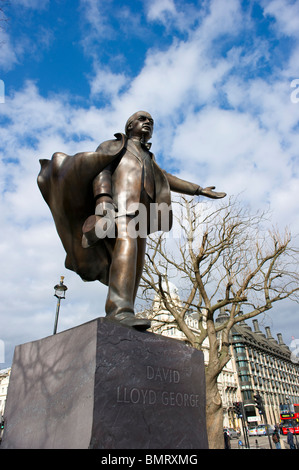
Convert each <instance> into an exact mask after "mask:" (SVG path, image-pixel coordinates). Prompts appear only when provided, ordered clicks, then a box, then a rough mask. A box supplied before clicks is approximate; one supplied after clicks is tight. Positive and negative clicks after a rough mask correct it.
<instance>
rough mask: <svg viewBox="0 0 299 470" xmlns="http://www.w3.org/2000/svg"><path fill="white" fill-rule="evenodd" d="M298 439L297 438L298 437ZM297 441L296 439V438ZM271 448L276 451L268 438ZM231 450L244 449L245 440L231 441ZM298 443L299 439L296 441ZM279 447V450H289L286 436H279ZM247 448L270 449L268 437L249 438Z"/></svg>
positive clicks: (241, 438)
mask: <svg viewBox="0 0 299 470" xmlns="http://www.w3.org/2000/svg"><path fill="white" fill-rule="evenodd" d="M298 437H299V436H298ZM297 439H298V438H297ZM270 440H271V446H272V449H274V450H276V448H275V444H274V442H273V441H272V436H270ZM239 441H242V443H243V444H244V447H242V445H240V444H239ZM230 443H231V449H243V448H245V440H244V438H243V436H241V437H240V438H239V439H231V441H230ZM298 443H299V439H298ZM280 445H281V449H289V448H290V447H289V445H288V444H287V436H283V435H280ZM249 446H250V449H271V447H270V443H269V439H268V436H249Z"/></svg>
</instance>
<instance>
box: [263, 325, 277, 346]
mask: <svg viewBox="0 0 299 470" xmlns="http://www.w3.org/2000/svg"><path fill="white" fill-rule="evenodd" d="M265 330H266V335H267V339H268V340H269V341H272V342H274V343H275V344H277V341H276V340H275V339H274V338H273V336H272V333H271V330H270V326H265Z"/></svg>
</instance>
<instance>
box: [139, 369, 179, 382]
mask: <svg viewBox="0 0 299 470" xmlns="http://www.w3.org/2000/svg"><path fill="white" fill-rule="evenodd" d="M146 378H147V379H148V380H154V381H157V382H168V383H179V382H180V380H181V377H180V373H179V371H178V370H176V369H168V368H167V367H156V368H154V367H152V366H147V367H146Z"/></svg>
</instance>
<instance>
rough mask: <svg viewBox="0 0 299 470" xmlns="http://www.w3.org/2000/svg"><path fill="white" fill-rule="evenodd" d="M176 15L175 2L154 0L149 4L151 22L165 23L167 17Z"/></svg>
mask: <svg viewBox="0 0 299 470" xmlns="http://www.w3.org/2000/svg"><path fill="white" fill-rule="evenodd" d="M175 14H176V7H175V4H174V1H173V0H154V1H152V2H150V3H149V4H148V12H147V17H148V19H149V20H150V21H153V20H161V21H162V22H164V21H165V20H166V19H167V16H168V15H170V16H173V15H175Z"/></svg>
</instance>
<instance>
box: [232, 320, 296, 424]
mask: <svg viewBox="0 0 299 470" xmlns="http://www.w3.org/2000/svg"><path fill="white" fill-rule="evenodd" d="M265 332H266V334H264V333H263V332H262V331H261V330H260V327H259V324H258V320H256V319H255V320H253V329H252V328H251V327H250V326H249V325H248V324H246V323H245V322H241V323H239V324H236V325H235V326H234V327H233V329H232V332H231V344H232V350H233V357H234V361H235V364H236V370H237V374H238V383H239V388H240V393H241V399H242V401H243V403H244V407H245V413H246V418H247V421H248V422H252V423H256V422H259V413H258V410H257V408H256V407H255V400H254V394H255V393H257V392H258V393H259V395H260V396H261V397H262V399H263V403H264V407H265V411H266V416H267V421H268V423H272V424H275V423H279V420H280V418H279V415H280V407H281V406H282V405H288V404H294V403H297V404H298V403H299V365H298V363H296V362H294V361H293V360H292V357H291V351H290V349H289V348H288V346H287V345H286V344H285V343H284V342H283V339H282V335H281V334H280V333H279V334H278V335H277V340H275V339H274V338H273V336H272V334H271V331H270V328H269V327H266V328H265Z"/></svg>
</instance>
